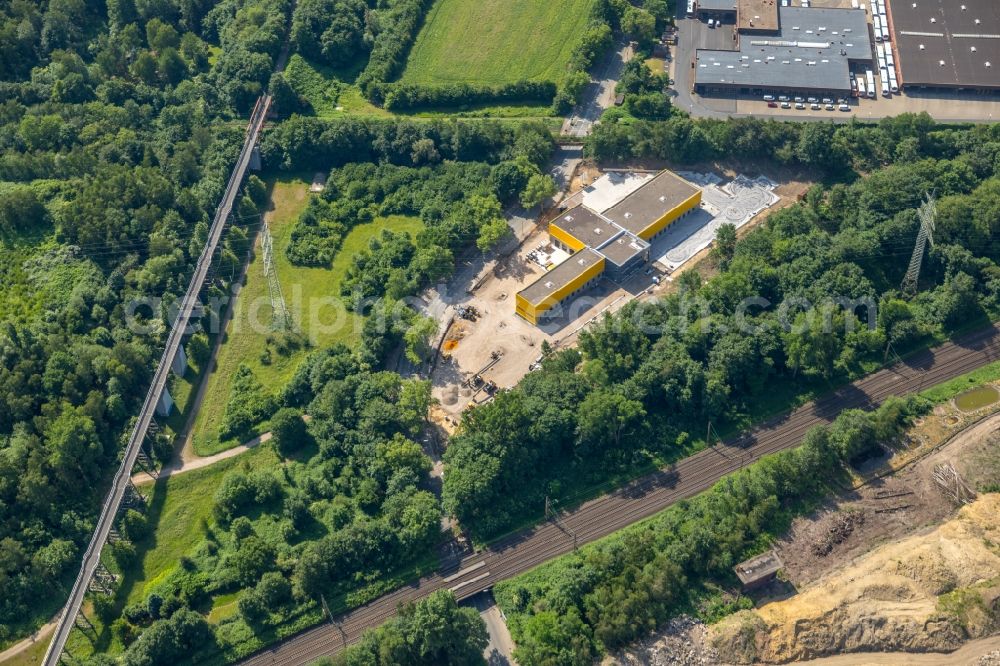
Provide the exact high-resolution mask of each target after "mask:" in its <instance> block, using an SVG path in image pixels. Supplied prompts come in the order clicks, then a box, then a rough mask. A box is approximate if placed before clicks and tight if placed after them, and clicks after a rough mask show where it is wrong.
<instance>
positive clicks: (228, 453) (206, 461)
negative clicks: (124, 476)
mask: <svg viewBox="0 0 1000 666" xmlns="http://www.w3.org/2000/svg"><path fill="white" fill-rule="evenodd" d="M270 439H271V433H269V432H265V433H264V434H263V435H261V436H260V437H254V438H253V439H251V440H250V441H249V442H247V443H246V444H240V445H239V446H234V447H233V448H231V449H226V450H225V451H222V452H221V453H216V454H215V455H214V456H206V457H204V458H200V457H198V456H194V457H193V458H186V457H184V456H180V457H176V458H174V460H173V461H172V462H171V463H170V464H169V465H164V467H163V468H162V469H161V470H160V473H159V474H158V475H157V478H164V477H168V476H176V475H177V474H183V473H185V472H190V471H192V470H196V469H201V468H202V467H208V466H209V465H214V464H215V463H217V462H219V461H220V460H226V459H227V458H233V457H235V456H238V455H240V454H241V453H246V452H247V451H249V450H250V449H252V448H255V447H256V446H258V445H260V444H263V443H264V442H267V441H269V440H270ZM149 478H150V477H149V475H148V474H146V473H145V472H138V473H136V474H133V475H132V483H134V484H139V483H147V482H149Z"/></svg>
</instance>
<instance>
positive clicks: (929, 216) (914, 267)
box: [901, 194, 937, 294]
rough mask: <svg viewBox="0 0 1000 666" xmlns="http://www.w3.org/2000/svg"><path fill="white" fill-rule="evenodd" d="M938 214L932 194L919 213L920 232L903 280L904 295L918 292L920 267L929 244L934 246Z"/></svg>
mask: <svg viewBox="0 0 1000 666" xmlns="http://www.w3.org/2000/svg"><path fill="white" fill-rule="evenodd" d="M936 213H937V203H936V202H935V200H934V197H933V196H932V195H930V194H928V195H927V198H926V199H924V203H922V204H921V205H920V210H919V211H917V217H919V218H920V230H919V231H918V232H917V242H916V245H914V246H913V255H911V256H910V266H909V268H907V269H906V277H904V278H903V286H902V287H901V289H902V291H903V293H904V294H913V293H916V291H917V280H918V279H919V278H920V266H921V265H922V264H923V261H924V252H925V250H926V249H927V244H928V243H930V244H931V245H934V216H935V214H936Z"/></svg>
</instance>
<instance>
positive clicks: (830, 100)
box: [823, 97, 833, 104]
mask: <svg viewBox="0 0 1000 666" xmlns="http://www.w3.org/2000/svg"><path fill="white" fill-rule="evenodd" d="M823 103H824V104H833V100H832V99H830V98H829V97H824V98H823Z"/></svg>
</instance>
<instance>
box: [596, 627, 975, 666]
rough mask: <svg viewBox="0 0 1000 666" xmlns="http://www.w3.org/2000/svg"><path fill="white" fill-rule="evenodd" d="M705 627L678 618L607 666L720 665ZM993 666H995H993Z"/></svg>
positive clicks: (618, 655)
mask: <svg viewBox="0 0 1000 666" xmlns="http://www.w3.org/2000/svg"><path fill="white" fill-rule="evenodd" d="M704 639H705V625H704V624H702V623H701V622H699V621H698V620H695V619H694V618H691V617H687V616H681V617H675V618H673V619H672V620H670V621H669V622H667V623H666V624H665V625H664V626H662V627H661V628H660V629H659V631H657V632H656V634H654V635H653V636H651V637H649V638H647V639H646V640H644V641H640V642H637V643H635V644H633V645H632V647H631V648H629V649H628V650H624V651H622V652H619V653H617V654H615V655H614V657H612V658H611V660H610V661H608V660H606V661H605V662H604V663H605V664H608V663H611V664H621V665H623V666H707V665H714V664H718V663H719V655H718V654H717V653H716V652H715V650H713V649H712V648H711V646H708V645H706V644H705V640H704ZM990 666H992V664H991V665H990Z"/></svg>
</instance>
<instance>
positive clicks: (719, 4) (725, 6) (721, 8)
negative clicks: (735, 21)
mask: <svg viewBox="0 0 1000 666" xmlns="http://www.w3.org/2000/svg"><path fill="white" fill-rule="evenodd" d="M698 9H704V10H705V11H709V12H735V11H736V0H698Z"/></svg>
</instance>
